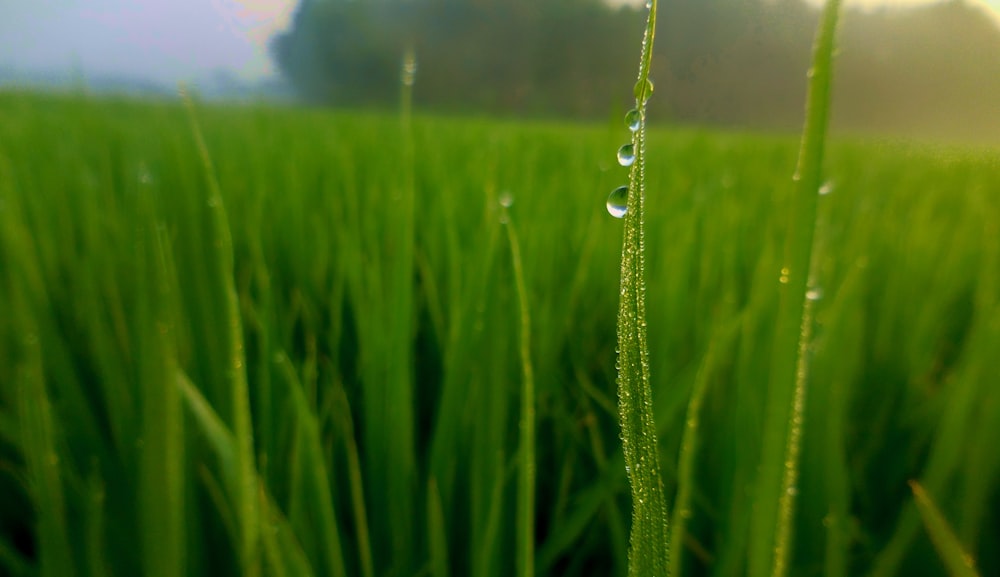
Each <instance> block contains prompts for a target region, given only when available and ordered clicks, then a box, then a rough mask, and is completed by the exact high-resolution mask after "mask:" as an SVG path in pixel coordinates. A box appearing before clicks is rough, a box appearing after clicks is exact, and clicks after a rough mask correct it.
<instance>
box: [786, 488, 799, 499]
mask: <svg viewBox="0 0 1000 577" xmlns="http://www.w3.org/2000/svg"><path fill="white" fill-rule="evenodd" d="M787 492H788V494H789V495H791V496H793V497H794V496H795V495H798V494H799V489H798V487H794V486H792V487H789V488H788V491H787Z"/></svg>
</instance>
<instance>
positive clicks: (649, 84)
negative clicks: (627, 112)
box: [632, 78, 653, 104]
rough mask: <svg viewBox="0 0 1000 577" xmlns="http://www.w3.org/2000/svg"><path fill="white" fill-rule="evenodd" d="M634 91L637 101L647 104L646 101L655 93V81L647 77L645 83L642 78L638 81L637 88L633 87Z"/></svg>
mask: <svg viewBox="0 0 1000 577" xmlns="http://www.w3.org/2000/svg"><path fill="white" fill-rule="evenodd" d="M643 88H645V92H643ZM632 92H633V93H634V94H635V101H636V102H638V103H639V104H645V103H646V101H647V100H649V97H650V95H652V94H653V81H652V80H650V79H648V78H647V79H646V81H645V83H643V82H642V81H641V80H640V81H638V82H636V83H635V88H633V89H632Z"/></svg>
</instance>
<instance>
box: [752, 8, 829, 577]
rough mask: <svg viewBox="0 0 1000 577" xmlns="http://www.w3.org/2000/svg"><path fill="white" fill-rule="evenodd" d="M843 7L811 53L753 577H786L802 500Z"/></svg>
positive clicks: (782, 279) (823, 25)
mask: <svg viewBox="0 0 1000 577" xmlns="http://www.w3.org/2000/svg"><path fill="white" fill-rule="evenodd" d="M839 14H840V1H839V0H828V1H827V3H826V5H825V7H824V9H823V14H822V16H821V18H820V23H819V27H818V29H817V32H816V40H815V44H814V46H813V59H812V68H811V69H810V70H809V87H808V91H809V92H808V96H807V101H806V123H805V127H804V129H803V132H802V142H801V146H800V149H799V160H798V166H797V167H796V172H795V176H794V181H795V183H796V187H795V193H794V195H793V196H792V203H791V206H790V207H789V210H788V224H787V229H786V236H785V246H784V254H783V257H782V261H781V262H782V266H781V270H780V271H775V273H776V277H777V280H778V285H779V290H780V303H779V309H778V317H777V319H776V323H775V340H774V348H773V351H772V357H771V372H770V382H769V387H768V402H767V407H766V419H765V423H764V436H763V440H764V445H763V448H762V457H761V466H760V472H759V474H758V478H757V491H756V502H757V504H756V507H757V513H756V515H755V516H754V518H753V519H752V521H751V541H750V559H749V561H750V566H749V569H750V571H749V572H750V575H751V576H752V577H762V576H764V575H771V576H772V577H784V575H786V573H787V572H788V565H789V563H790V561H791V547H792V543H791V536H792V526H793V523H794V516H795V501H796V497H797V495H798V486H797V485H798V476H799V457H800V455H799V453H800V448H801V437H802V432H803V430H802V426H803V415H804V412H805V395H806V387H807V384H808V374H809V369H808V347H809V341H810V339H811V334H812V304H811V301H809V300H807V299H806V292H807V290H808V286H809V277H810V274H811V273H812V262H813V252H814V236H815V231H816V219H817V205H818V198H819V189H820V186H821V183H822V169H823V152H824V148H825V145H826V131H827V124H828V119H829V114H830V92H831V82H832V78H833V54H834V43H835V36H836V31H837V21H838V18H839Z"/></svg>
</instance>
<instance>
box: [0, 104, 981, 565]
mask: <svg viewBox="0 0 1000 577" xmlns="http://www.w3.org/2000/svg"><path fill="white" fill-rule="evenodd" d="M195 116H196V118H197V126H196V127H195V126H192V122H191V120H190V118H189V116H188V114H187V113H186V112H185V110H184V108H183V107H182V106H180V105H177V104H174V103H135V102H129V101H119V100H112V101H94V100H88V99H84V98H73V97H56V96H41V95H31V94H21V93H6V94H0V575H5V574H6V575H40V576H46V577H48V576H53V577H55V576H58V577H69V576H72V575H94V576H98V575H118V576H128V575H140V574H145V575H163V576H167V575H192V576H197V575H205V576H207V575H213V576H214V575H289V576H298V575H317V576H320V575H362V576H372V575H398V576H417V575H428V576H430V575H433V576H444V575H476V576H484V577H488V576H491V575H496V576H501V575H511V574H513V572H514V570H515V549H516V546H517V543H516V541H515V532H516V531H515V523H516V518H515V517H516V515H515V512H516V501H517V478H518V475H517V460H516V457H517V448H518V418H519V395H520V391H521V379H522V372H523V371H522V358H521V356H520V344H521V339H522V335H521V331H520V328H521V312H520V309H519V306H520V303H519V298H518V290H517V286H516V278H515V274H514V270H515V268H514V267H515V263H517V264H518V265H519V266H521V270H522V271H523V275H524V281H525V288H526V294H527V297H528V298H527V299H526V301H525V303H524V304H525V305H526V309H527V311H528V312H529V314H530V361H531V364H532V368H533V375H534V385H535V394H536V404H535V410H536V414H537V445H536V447H535V452H536V456H537V483H536V488H537V499H536V506H535V515H536V526H535V543H536V546H537V551H536V557H535V566H536V568H537V571H538V574H540V575H623V574H625V565H626V561H627V551H628V524H629V519H630V511H631V505H630V502H629V491H628V484H627V480H626V474H625V468H624V463H623V458H622V449H621V445H620V442H619V440H618V435H619V431H620V429H619V425H618V420H617V417H618V414H617V405H616V398H615V395H616V393H615V344H616V336H615V330H616V315H617V307H618V298H619V293H618V291H619V284H618V283H619V278H618V274H619V271H620V269H619V258H620V256H621V237H622V232H621V221H619V220H616V219H614V218H611V217H610V216H609V215H608V214H607V212H606V210H605V207H604V203H605V198H606V197H607V194H608V192H609V191H611V190H612V189H613V188H615V187H616V186H619V185H621V184H624V182H625V179H626V171H625V169H623V168H621V167H619V166H618V164H617V162H616V160H615V151H616V150H617V148H618V146H619V145H620V144H621V143H622V142H624V141H625V139H626V136H627V132H626V131H625V128H624V126H623V125H622V124H621V122H620V121H619V119H618V118H617V116H616V117H615V119H614V121H613V122H611V121H609V122H608V123H607V124H595V125H580V124H560V123H534V124H526V123H518V122H512V121H500V120H491V119H474V118H429V117H421V116H417V117H415V118H414V119H413V124H412V128H411V129H409V130H408V129H406V128H405V127H403V126H401V125H400V119H399V118H398V117H396V116H391V115H389V116H386V115H379V114H374V113H364V112H359V113H350V114H348V113H332V112H326V111H311V110H294V109H279V108H266V107H251V106H248V107H233V108H216V107H211V106H201V105H199V106H197V107H196V111H195ZM199 133H200V134H203V137H204V143H205V150H204V152H202V151H200V149H199V144H198V139H199V136H198V135H199ZM647 139H648V140H647V156H646V163H647V164H646V194H647V196H646V200H647V202H646V211H647V212H646V217H647V223H646V248H647V251H648V255H647V270H646V275H647V282H648V286H647V307H648V322H649V345H650V354H651V362H652V366H651V374H652V385H653V391H654V408H655V413H656V423H657V424H658V425H659V429H660V447H661V450H662V454H661V463H662V464H663V467H664V471H663V474H664V483H665V489H666V491H667V497H668V503H669V504H670V506H672V505H673V503H674V502H675V494H676V492H677V487H678V479H679V477H680V475H679V473H678V471H679V468H678V462H679V454H680V447H681V440H682V438H683V437H684V433H685V430H686V423H689V422H690V421H691V419H692V418H694V419H695V420H696V422H697V423H698V426H697V428H696V431H697V443H696V445H695V449H694V450H693V453H690V454H691V455H692V458H691V460H690V461H689V462H688V463H687V464H686V465H685V466H684V467H681V469H683V470H685V471H687V473H686V474H687V475H689V480H690V481H691V483H690V485H689V486H690V487H693V489H692V490H691V494H690V503H691V506H690V507H689V508H685V509H684V510H683V511H673V512H672V513H673V515H672V516H673V518H674V519H675V523H674V525H676V520H677V519H683V520H684V527H685V528H686V530H685V533H684V535H683V536H682V539H681V542H675V543H674V544H673V545H672V547H673V550H672V551H671V554H672V555H675V556H676V555H679V554H680V555H681V563H680V565H681V566H682V569H683V572H682V574H683V575H715V576H729V575H751V576H752V577H758V571H757V570H756V569H755V565H754V563H752V562H751V561H750V560H751V559H752V558H754V556H755V555H760V554H762V552H760V551H755V550H754V546H755V545H754V542H755V541H754V539H753V536H752V535H751V534H750V527H751V526H752V520H753V518H754V515H755V514H756V513H755V511H756V510H757V509H758V508H759V507H760V504H759V503H755V502H754V495H755V494H757V491H756V490H755V483H756V482H757V477H756V474H757V471H758V466H759V464H760V459H761V454H762V449H763V448H762V431H763V430H764V425H765V423H764V419H765V414H766V389H767V383H768V370H769V366H770V360H771V344H772V342H773V340H774V334H773V332H774V331H773V328H774V324H773V319H774V318H775V316H776V310H777V307H778V294H779V293H778V286H779V282H780V277H781V271H780V268H781V266H780V264H779V263H780V262H781V261H780V258H779V257H780V251H781V247H782V243H783V238H784V234H785V223H786V222H787V218H786V215H787V212H786V211H787V210H788V206H789V202H788V199H789V196H790V194H791V193H792V191H793V188H794V187H793V184H794V183H793V181H792V178H791V177H792V173H793V172H794V170H795V163H796V156H797V146H798V140H797V137H796V136H794V135H790V136H781V135H777V136H764V135H752V134H731V133H730V134H723V133H712V132H706V131H700V130H694V129H680V128H669V127H662V126H659V127H658V126H657V123H656V119H655V118H654V119H652V128H651V131H650V133H649V134H648V136H647ZM826 167H827V170H826V172H827V175H828V177H829V183H828V186H825V187H824V188H823V189H822V192H828V193H829V194H823V195H822V196H821V197H820V199H819V202H820V204H819V211H820V212H819V214H820V217H819V225H818V228H817V239H818V241H819V243H820V246H821V247H822V250H821V252H820V253H819V254H820V255H821V259H820V261H819V262H818V263H817V267H816V269H815V270H816V271H817V272H816V282H817V286H816V287H815V288H814V289H813V290H812V291H811V293H810V297H811V298H812V299H813V300H814V302H815V313H816V316H815V319H816V325H815V328H814V331H813V340H812V345H811V346H810V347H809V354H810V362H811V375H810V380H809V383H808V397H807V398H808V403H807V405H806V414H805V420H804V437H803V445H802V457H801V465H800V483H799V484H798V486H797V487H794V488H793V490H795V491H796V492H797V494H798V505H797V515H796V518H795V527H794V534H793V546H794V553H793V562H792V571H791V574H792V575H801V576H811V575H829V576H847V575H852V576H853V575H872V576H873V577H888V576H892V575H907V576H917V575H919V576H923V575H944V574H946V565H945V562H944V561H942V560H941V559H940V558H939V556H938V554H937V553H936V551H935V549H934V547H933V546H932V545H931V540H930V539H929V538H928V537H927V534H926V532H925V529H924V527H923V525H922V523H921V516H920V514H919V513H918V509H917V507H916V505H915V502H914V497H913V492H912V491H911V488H910V486H909V485H908V482H909V481H911V480H917V481H919V482H920V484H921V485H922V487H923V488H924V489H925V490H926V494H927V496H929V497H930V499H931V500H932V501H933V503H935V504H936V506H937V507H938V508H939V509H940V511H941V513H942V514H943V517H944V519H946V520H947V522H948V523H949V524H950V525H951V527H952V529H953V530H954V535H955V536H956V537H957V538H958V541H959V542H960V543H961V544H962V546H963V548H964V549H965V550H966V551H967V552H968V553H969V554H970V555H971V556H972V557H974V558H975V560H976V564H977V566H978V569H979V571H980V573H981V574H982V575H998V574H1000V549H997V547H996V543H998V542H1000V490H998V488H1000V483H998V481H1000V451H998V450H997V440H998V439H1000V368H998V367H1000V365H998V364H997V358H996V355H997V353H998V352H1000V150H984V149H963V148H960V147H943V146H941V147H926V146H917V145H914V144H906V143H892V142H888V141H886V142H876V141H871V140H868V141H860V140H859V141H851V140H848V139H839V140H838V139H834V140H833V141H832V142H831V143H830V146H829V149H828V153H827V162H826ZM501 199H504V200H505V202H504V203H503V204H507V202H506V201H511V200H512V202H513V204H512V205H511V206H510V207H509V209H508V208H504V207H503V206H502V204H501V202H500V200H501ZM505 226H508V227H514V230H516V233H517V238H518V239H519V245H520V246H519V248H520V251H519V260H517V259H513V258H512V250H511V249H512V247H511V243H510V241H509V238H510V237H509V236H508V235H507V234H506V232H505V230H504V227H505ZM693 391H697V392H698V394H697V395H694V398H695V399H697V402H695V403H692V402H691V401H692V398H693V396H692V392H693ZM763 553H767V554H769V552H763Z"/></svg>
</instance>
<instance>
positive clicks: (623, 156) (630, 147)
mask: <svg viewBox="0 0 1000 577" xmlns="http://www.w3.org/2000/svg"><path fill="white" fill-rule="evenodd" d="M633 162H635V145H634V144H632V143H631V142H629V143H628V144H623V145H622V147H621V148H619V149H618V164H620V165H622V166H632V163H633Z"/></svg>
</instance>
